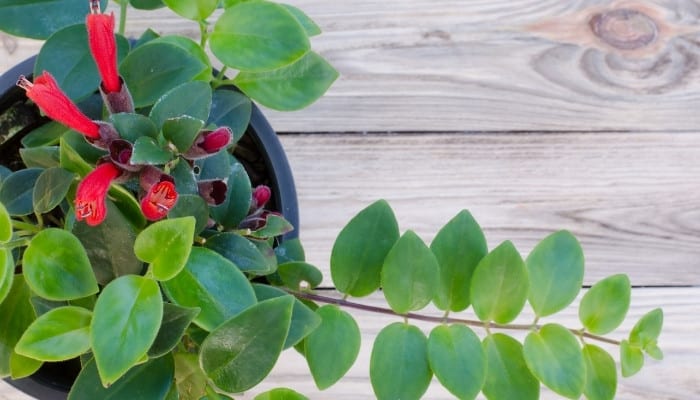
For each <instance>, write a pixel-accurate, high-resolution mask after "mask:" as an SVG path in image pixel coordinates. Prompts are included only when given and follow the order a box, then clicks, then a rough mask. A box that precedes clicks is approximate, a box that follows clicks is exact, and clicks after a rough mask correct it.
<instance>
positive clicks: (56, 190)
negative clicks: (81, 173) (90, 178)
mask: <svg viewBox="0 0 700 400" xmlns="http://www.w3.org/2000/svg"><path fill="white" fill-rule="evenodd" d="M75 177H76V176H75V174H74V173H72V172H70V171H66V170H65V169H63V168H59V167H54V168H49V169H46V170H44V172H42V173H41V175H39V178H37V180H36V184H35V185H34V193H33V194H32V201H33V203H34V212H35V213H37V214H44V213H47V212H49V211H51V210H53V209H54V207H56V206H57V205H59V204H60V203H61V202H62V201H63V199H65V197H66V194H68V190H69V189H70V187H71V184H72V183H73V179H75Z"/></svg>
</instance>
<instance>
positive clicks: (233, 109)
mask: <svg viewBox="0 0 700 400" xmlns="http://www.w3.org/2000/svg"><path fill="white" fill-rule="evenodd" d="M252 111H253V103H252V102H251V101H250V98H249V97H248V96H246V95H244V94H243V93H240V92H238V91H235V90H232V89H231V88H227V87H222V88H219V89H217V90H215V91H214V95H213V97H212V103H211V112H210V113H209V121H207V123H209V124H213V125H215V126H228V127H229V128H231V130H232V131H233V141H234V143H235V142H238V140H239V139H240V138H241V137H242V136H243V134H244V133H245V131H246V128H247V127H248V124H249V123H250V115H251V113H252Z"/></svg>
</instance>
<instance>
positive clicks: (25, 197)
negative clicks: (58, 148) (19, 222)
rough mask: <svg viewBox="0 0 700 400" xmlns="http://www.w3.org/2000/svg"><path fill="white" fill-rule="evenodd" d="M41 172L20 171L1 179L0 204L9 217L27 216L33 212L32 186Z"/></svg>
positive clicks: (31, 169)
mask: <svg viewBox="0 0 700 400" xmlns="http://www.w3.org/2000/svg"><path fill="white" fill-rule="evenodd" d="M42 172H43V170H42V169H39V168H28V169H21V170H19V171H16V172H13V173H12V174H11V175H10V176H8V177H7V178H5V179H3V182H2V186H0V203H2V204H3V205H4V206H5V209H6V210H7V212H8V213H9V214H10V215H13V216H23V215H29V214H31V213H32V212H33V211H34V208H33V197H32V195H33V193H34V184H35V183H36V181H37V179H39V175H41V173H42Z"/></svg>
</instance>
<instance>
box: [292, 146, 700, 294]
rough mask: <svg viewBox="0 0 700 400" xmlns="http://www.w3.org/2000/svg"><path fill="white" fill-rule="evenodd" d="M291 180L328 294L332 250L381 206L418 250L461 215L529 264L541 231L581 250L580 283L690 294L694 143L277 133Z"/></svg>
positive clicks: (696, 181) (699, 194) (695, 236)
mask: <svg viewBox="0 0 700 400" xmlns="http://www.w3.org/2000/svg"><path fill="white" fill-rule="evenodd" d="M281 139H282V142H283V145H284V146H285V149H286V152H287V156H288V158H289V160H290V164H291V166H292V171H293V172H294V175H295V179H296V185H297V191H298V196H299V200H300V212H301V222H300V226H301V237H302V241H303V243H304V245H305V247H306V251H307V258H308V260H309V261H310V262H311V263H313V264H315V265H317V266H319V267H320V268H321V269H322V270H323V271H324V275H325V276H326V277H327V278H326V280H325V281H324V284H326V285H331V284H332V282H330V279H329V278H328V277H330V273H329V269H328V262H329V261H328V260H329V259H330V251H331V248H332V245H333V241H334V240H335V238H336V237H337V235H338V233H339V232H340V230H341V229H342V227H343V226H344V225H345V224H346V223H347V221H349V219H350V218H351V217H352V216H353V215H355V214H356V213H357V212H358V211H359V210H361V209H362V208H364V207H365V206H367V205H369V204H370V203H371V202H373V201H375V200H376V199H379V198H385V199H387V200H388V201H389V202H390V204H392V206H393V207H394V210H395V213H396V214H397V218H398V220H399V226H400V228H401V230H402V231H403V230H406V229H413V230H415V231H416V232H417V233H418V234H419V235H420V236H421V237H422V238H423V239H424V240H425V241H426V242H429V241H431V240H432V238H433V236H434V235H435V234H436V233H437V231H438V230H439V229H440V227H441V226H443V225H444V224H445V223H446V222H447V221H448V220H449V219H451V218H452V217H453V216H454V215H456V214H457V213H458V212H459V211H460V210H461V209H465V208H466V209H469V210H470V211H471V212H472V214H473V215H474V217H475V218H476V220H477V221H479V223H480V224H481V226H482V227H483V228H484V231H485V232H486V237H487V240H488V243H489V247H490V248H493V247H495V246H496V245H497V244H498V243H500V242H501V241H503V240H506V239H510V240H512V241H513V242H514V244H515V245H516V247H517V248H518V249H519V250H520V251H521V252H522V253H523V254H527V253H528V252H529V251H530V250H531V249H532V247H533V246H534V245H535V244H536V243H537V242H538V241H539V240H541V239H542V238H544V237H545V236H546V235H548V234H549V233H552V232H554V231H556V230H559V229H568V230H570V231H572V232H573V233H574V234H575V235H576V236H577V237H578V238H579V239H580V240H581V243H582V245H583V248H584V251H585V254H586V262H587V272H586V278H585V282H586V283H592V282H594V281H597V280H598V279H601V278H602V277H604V276H607V275H610V274H613V273H618V272H624V273H627V274H629V276H630V278H631V279H632V282H633V284H636V285H668V284H677V285H688V284H693V285H698V284H700V246H698V245H697V244H698V243H699V242H700V219H698V215H699V214H698V210H699V209H698V204H700V190H699V189H698V188H700V163H698V154H700V135H697V134H668V133H647V134H641V133H638V134H624V133H596V134H574V133H569V134H563V133H560V134H545V133H533V134H527V135H522V134H515V133H513V134H430V135H427V134H421V135H410V134H400V135H281Z"/></svg>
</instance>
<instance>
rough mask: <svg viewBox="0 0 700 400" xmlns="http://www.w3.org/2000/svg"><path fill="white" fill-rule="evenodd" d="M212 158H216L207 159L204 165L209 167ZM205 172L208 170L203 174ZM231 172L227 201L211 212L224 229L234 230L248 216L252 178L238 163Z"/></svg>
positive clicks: (231, 168) (232, 167)
mask: <svg viewBox="0 0 700 400" xmlns="http://www.w3.org/2000/svg"><path fill="white" fill-rule="evenodd" d="M224 154H225V153H224ZM212 158H214V157H209V158H207V159H206V160H205V164H204V165H205V166H207V165H209V164H208V161H209V160H210V159H212ZM205 171H206V168H205V169H203V170H202V173H204V172H205ZM229 171H230V175H229V176H228V177H227V178H228V182H227V183H228V188H227V192H226V199H225V200H224V202H223V203H221V204H219V205H218V206H216V207H211V208H210V209H209V212H210V213H211V216H212V217H213V218H214V219H215V220H216V221H217V222H218V223H220V224H222V225H223V226H224V228H227V229H233V228H236V227H237V226H238V224H239V223H240V222H241V221H242V220H243V218H245V217H246V215H248V210H249V209H250V199H251V196H252V189H250V187H251V186H250V178H249V177H248V173H247V172H246V170H245V168H244V167H243V165H242V164H240V163H239V162H236V163H235V164H233V165H232V166H231V167H230V170H229ZM224 178H226V177H224Z"/></svg>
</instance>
